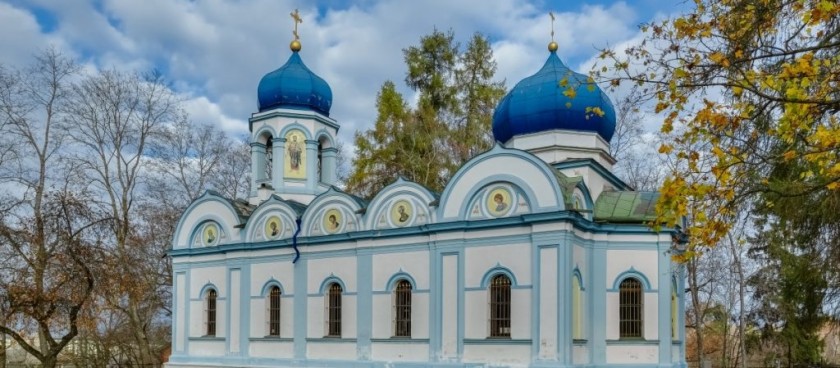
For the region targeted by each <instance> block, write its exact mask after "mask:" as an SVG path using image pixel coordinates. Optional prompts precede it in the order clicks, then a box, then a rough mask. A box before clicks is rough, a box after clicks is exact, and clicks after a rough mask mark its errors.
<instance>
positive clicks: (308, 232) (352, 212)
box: [298, 187, 364, 244]
mask: <svg viewBox="0 0 840 368" xmlns="http://www.w3.org/2000/svg"><path fill="white" fill-rule="evenodd" d="M329 206H333V207H335V208H337V209H339V210H340V211H341V210H342V209H343V213H342V215H343V216H345V218H344V224H343V225H342V228H341V231H340V232H338V233H336V234H322V235H317V236H315V235H312V227H313V226H314V224H315V222H314V221H320V217H321V216H320V214H321V213H322V212H323V211H325V210H327V208H328V207H329ZM361 209H362V206H361V204H360V203H359V201H358V199H356V198H354V197H352V196H351V195H349V194H347V193H345V192H342V191H339V190H336V188H335V187H330V189H328V190H327V191H326V192H323V193H321V194H318V195H317V196H315V198H313V199H312V202H309V205H308V206H307V207H306V211H304V212H303V214H302V215H301V222H300V226H301V233H300V236H299V237H298V244H302V243H303V241H304V240H306V239H307V238H310V237H311V238H315V239H317V238H330V237H332V238H342V239H346V238H347V236H348V235H349V234H354V233H362V232H364V231H363V229H362V228H363V226H364V221H363V218H362V217H361V216H359V215H358V212H359V210H361ZM347 216H353V219H354V220H355V221H356V231H353V232H347V231H346V230H345V229H346V228H347V220H348V218H349V217H347Z"/></svg>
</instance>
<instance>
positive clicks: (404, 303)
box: [393, 279, 414, 338]
mask: <svg viewBox="0 0 840 368" xmlns="http://www.w3.org/2000/svg"><path fill="white" fill-rule="evenodd" d="M413 289H414V288H413V287H412V286H411V282H409V281H408V280H406V279H402V280H399V281H397V283H396V284H395V286H394V292H393V296H394V297H393V306H394V307H393V314H394V318H393V337H399V338H411V306H412V305H411V304H412V299H413V298H412V291H413Z"/></svg>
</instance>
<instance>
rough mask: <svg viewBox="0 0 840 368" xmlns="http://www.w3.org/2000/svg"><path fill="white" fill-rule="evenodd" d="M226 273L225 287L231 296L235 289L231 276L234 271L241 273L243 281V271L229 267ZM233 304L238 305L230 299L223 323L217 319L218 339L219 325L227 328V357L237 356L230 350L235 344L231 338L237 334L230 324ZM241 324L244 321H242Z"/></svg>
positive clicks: (226, 306) (217, 333) (217, 334)
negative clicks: (232, 344)
mask: <svg viewBox="0 0 840 368" xmlns="http://www.w3.org/2000/svg"><path fill="white" fill-rule="evenodd" d="M225 271H226V272H225V285H226V287H227V290H228V295H230V294H231V290H233V289H231V287H233V285H231V281H232V280H231V279H232V277H231V276H232V275H233V272H234V271H239V274H240V280H241V279H242V270H241V269H239V268H232V267H227V268H226V269H225ZM239 292H240V294H241V293H242V291H241V290H240V291H239ZM233 303H236V300H233V298H230V301H229V302H228V303H227V304H226V305H225V316H224V321H222V320H221V319H220V318H217V319H216V336H217V337H218V336H219V325H220V324H222V323H224V326H225V335H224V337H225V355H234V354H235V353H233V352H231V348H230V344H231V343H232V342H233V339H231V337H232V336H233V334H234V333H236V332H235V331H233V329H232V328H231V327H232V326H231V323H230V322H231V321H232V320H233V318H231V315H232V309H233V308H232V304H233ZM217 309H218V306H217ZM218 313H219V312H218V311H217V312H216V315H217V316H218ZM240 316H241V314H240ZM220 322H221V323H220ZM239 323H240V324H241V323H242V321H241V320H240V321H239ZM240 352H241V351H240ZM237 355H238V354H237Z"/></svg>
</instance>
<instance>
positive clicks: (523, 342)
mask: <svg viewBox="0 0 840 368" xmlns="http://www.w3.org/2000/svg"><path fill="white" fill-rule="evenodd" d="M532 341H533V340H531V339H506V338H486V339H464V343H465V344H469V345H531V342H532Z"/></svg>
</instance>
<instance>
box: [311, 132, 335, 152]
mask: <svg viewBox="0 0 840 368" xmlns="http://www.w3.org/2000/svg"><path fill="white" fill-rule="evenodd" d="M336 130H338V129H336ZM314 137H315V138H314V140H315V141H320V140H321V137H327V141H328V142H329V143H330V146H329V147H325V148H335V138H333V134H332V133H330V132H328V131H327V130H326V129H324V128H321V129H318V131H316V132H315V134H314Z"/></svg>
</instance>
